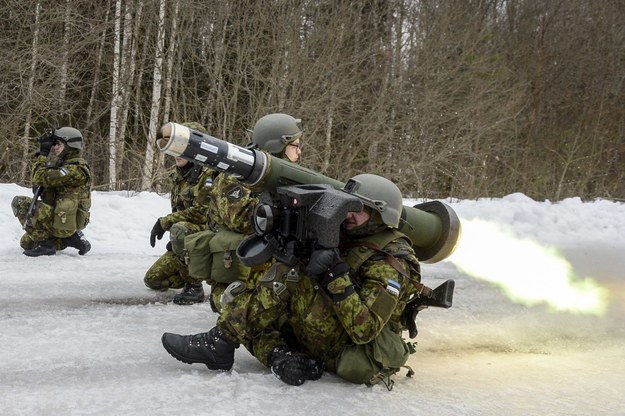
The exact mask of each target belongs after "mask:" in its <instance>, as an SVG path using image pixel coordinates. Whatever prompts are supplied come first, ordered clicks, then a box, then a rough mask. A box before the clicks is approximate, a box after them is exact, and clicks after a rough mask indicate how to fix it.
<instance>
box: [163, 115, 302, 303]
mask: <svg viewBox="0 0 625 416" xmlns="http://www.w3.org/2000/svg"><path fill="white" fill-rule="evenodd" d="M251 132H252V141H251V143H250V144H249V145H248V148H252V149H258V150H264V151H266V152H268V153H270V154H272V155H273V156H276V157H280V158H284V159H287V160H289V161H290V162H293V163H295V162H298V161H299V159H300V157H301V146H302V142H301V136H302V134H303V130H302V127H301V120H300V119H296V118H294V117H292V116H290V115H288V114H284V113H273V114H268V115H266V116H264V117H261V118H260V119H259V120H258V121H257V122H256V123H255V125H254V129H253V130H252V131H251ZM257 202H258V195H257V194H255V193H253V192H251V191H250V189H248V188H247V187H246V186H244V185H243V184H241V182H240V181H239V180H238V179H236V178H234V177H232V176H230V175H224V174H215V175H214V176H213V182H212V186H211V190H210V195H209V202H208V211H207V212H208V215H207V219H208V223H207V225H208V227H207V229H208V230H209V231H207V232H212V233H218V232H220V231H231V232H232V233H229V235H230V236H229V238H231V239H232V238H234V239H235V240H236V241H238V240H241V239H242V238H243V237H244V236H246V235H248V234H251V232H252V228H251V223H250V216H251V214H252V211H253V209H254V206H255V205H256V203H257ZM234 233H236V234H239V235H240V237H239V238H238V239H237V236H236V235H234ZM226 246H227V244H226ZM227 249H228V247H224V252H223V253H222V252H220V253H219V254H216V255H215V260H213V261H214V262H222V263H223V262H224V258H223V256H224V255H226V256H230V259H231V261H232V259H234V260H236V253H234V252H228V250H227ZM191 254H192V253H191ZM187 259H188V262H189V270H190V271H191V273H190V274H189V275H187V276H185V286H184V288H183V290H182V292H181V293H179V294H177V295H176V296H174V303H176V304H179V305H190V304H194V303H199V302H203V301H204V298H205V295H204V288H203V285H202V282H203V281H204V280H206V282H207V283H208V285H209V286H210V288H211V295H210V302H211V307H212V309H213V311H215V312H219V311H220V310H221V298H222V296H223V295H224V292H226V289H227V288H230V290H231V291H234V292H235V294H236V292H237V291H238V290H242V289H243V288H245V287H246V286H247V285H248V284H249V283H248V282H247V280H248V279H247V276H248V275H249V274H250V273H252V274H255V275H257V274H258V273H261V272H262V271H264V268H262V267H261V268H259V269H258V270H249V269H247V270H240V271H239V273H238V276H236V277H234V278H229V277H228V276H225V275H220V276H208V277H207V275H208V274H209V272H210V271H209V270H206V268H205V267H203V265H202V264H194V262H198V261H199V260H198V259H197V258H196V257H194V256H192V255H191V256H188V257H187ZM226 261H227V260H226ZM230 267H233V266H230ZM234 267H236V266H234ZM194 270H199V271H200V272H199V273H197V274H194V272H193V271H194ZM221 270H222V271H224V270H225V269H224V268H221ZM233 279H236V280H233ZM241 279H242V280H241ZM243 280H245V281H243ZM232 295H233V294H232V293H230V292H228V293H227V295H226V296H232Z"/></svg>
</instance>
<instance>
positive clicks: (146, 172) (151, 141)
mask: <svg viewBox="0 0 625 416" xmlns="http://www.w3.org/2000/svg"><path fill="white" fill-rule="evenodd" d="M165 2H166V0H160V2H159V4H160V8H159V13H158V33H157V42H156V50H155V59H154V68H153V71H154V72H153V78H152V103H151V105H150V127H149V130H148V141H147V143H146V148H145V160H144V162H143V170H142V174H141V188H140V189H141V190H148V189H150V187H151V186H152V180H153V169H154V147H155V143H156V131H157V129H158V128H159V127H160V123H159V121H160V118H159V116H160V109H161V79H162V66H163V54H164V49H165Z"/></svg>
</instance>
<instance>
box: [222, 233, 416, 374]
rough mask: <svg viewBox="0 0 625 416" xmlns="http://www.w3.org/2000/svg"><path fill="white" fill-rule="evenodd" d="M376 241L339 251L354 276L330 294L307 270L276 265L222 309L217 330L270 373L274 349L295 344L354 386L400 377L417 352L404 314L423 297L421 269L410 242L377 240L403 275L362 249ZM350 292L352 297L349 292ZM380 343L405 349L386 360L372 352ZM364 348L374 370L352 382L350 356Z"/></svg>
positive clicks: (387, 236)
mask: <svg viewBox="0 0 625 416" xmlns="http://www.w3.org/2000/svg"><path fill="white" fill-rule="evenodd" d="M371 240H372V239H371V238H370V237H369V238H367V237H365V238H361V239H357V240H351V241H350V247H352V248H349V249H346V250H343V251H342V252H341V257H342V258H343V259H344V260H345V262H346V263H347V264H348V265H349V268H350V272H349V274H347V275H344V276H342V277H339V278H337V279H336V280H334V281H333V282H332V283H331V284H330V285H329V287H328V292H329V294H328V293H326V291H324V290H321V289H320V288H319V287H318V285H316V284H315V282H314V281H313V280H311V279H310V278H308V277H306V276H305V275H304V274H303V272H301V271H300V270H303V267H301V266H302V265H301V264H300V265H298V266H299V267H298V266H296V267H295V268H294V269H293V271H291V270H292V268H290V267H288V266H286V265H281V264H276V265H274V266H273V267H272V269H271V270H270V271H269V272H268V274H267V276H265V277H263V279H262V280H261V282H260V285H258V286H257V287H256V288H255V289H254V290H253V291H250V292H248V293H244V294H242V295H239V296H237V297H236V298H234V299H233V301H232V302H231V303H230V304H229V305H228V306H227V307H226V308H224V310H223V311H222V314H221V316H220V317H219V319H218V321H217V327H218V328H220V329H221V330H222V331H223V333H224V335H225V336H226V337H227V338H228V339H230V340H233V341H235V342H238V343H241V344H243V345H245V347H246V348H247V349H248V350H249V351H250V352H251V353H252V354H253V355H254V356H255V357H256V358H257V359H258V360H260V361H261V362H262V363H263V364H265V365H267V366H270V363H269V356H270V353H271V351H272V350H273V349H274V348H275V347H277V346H280V345H289V346H291V347H293V348H294V349H295V350H297V351H301V352H304V353H307V354H309V355H310V356H311V357H314V358H316V359H319V360H322V361H323V363H324V366H325V368H326V369H327V370H328V371H333V372H337V374H338V375H339V376H341V377H343V378H346V379H348V380H350V381H353V382H356V383H365V384H372V383H374V382H376V380H375V378H376V377H380V375H381V374H382V375H390V374H392V373H394V372H396V371H397V370H398V368H399V367H401V366H403V365H404V364H405V360H406V359H407V357H408V355H409V354H410V353H411V352H412V351H411V350H410V347H409V345H408V344H406V343H405V342H404V341H403V340H402V339H401V333H402V331H403V330H404V329H405V328H406V325H405V320H404V317H403V316H402V314H403V311H404V308H405V306H406V302H407V301H408V299H409V298H410V296H411V295H413V294H415V293H416V292H417V289H416V288H415V285H414V283H415V282H419V281H420V268H419V263H418V261H417V258H416V257H415V254H414V251H413V249H412V247H411V244H410V242H409V240H408V239H407V237H405V236H404V235H403V234H401V233H400V232H398V231H396V230H393V229H390V228H389V229H386V230H385V231H382V232H381V233H378V234H376V235H375V236H374V237H373V241H377V242H383V244H380V245H379V246H380V247H381V248H382V250H383V251H384V252H386V253H389V254H390V255H392V256H393V257H394V258H396V259H397V261H398V262H399V265H400V266H401V268H403V270H404V271H406V272H407V273H405V274H402V273H400V272H399V271H398V270H397V269H396V268H395V267H394V266H392V265H391V264H390V263H389V262H388V261H387V260H386V257H385V255H382V254H381V252H380V251H377V250H374V249H371V248H368V247H367V246H365V245H359V244H358V242H359V241H365V242H367V241H371ZM275 282H281V283H283V284H284V285H285V286H286V289H287V290H285V291H281V292H280V291H278V292H280V293H279V294H278V293H276V292H277V291H276V290H275ZM395 282H396V283H395ZM352 285H353V286H352ZM351 287H353V288H355V291H354V292H352V293H350V290H347V291H346V289H350V288H351ZM383 332H384V334H383ZM382 336H383V337H384V338H385V339H387V340H388V339H390V344H391V346H392V347H393V348H396V349H397V348H398V349H400V350H402V349H404V351H400V354H399V355H400V357H399V359H398V358H397V357H395V356H396V355H397V354H395V353H394V355H395V356H394V357H390V358H389V359H388V360H387V357H385V356H384V353H382V355H381V356H380V354H378V353H377V352H376V351H374V350H375V349H376V348H379V347H378V346H377V342H378V340H379V339H380V338H381V337H382ZM374 344H376V345H374ZM387 344H388V343H387ZM360 349H362V350H363V351H361V352H362V353H363V354H365V355H363V357H364V356H366V357H368V359H371V360H372V361H371V362H372V363H373V364H372V366H373V368H369V369H366V370H363V371H364V374H357V375H353V374H351V372H353V371H352V370H353V369H352V368H350V363H348V362H347V361H346V359H344V357H349V356H350V354H353V352H354V351H360ZM365 349H366V350H367V351H364V350H365ZM346 363H347V364H346ZM343 367H344V368H347V370H348V371H343ZM377 381H379V380H377Z"/></svg>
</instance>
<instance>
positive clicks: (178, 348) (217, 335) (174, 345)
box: [161, 327, 239, 371]
mask: <svg viewBox="0 0 625 416" xmlns="http://www.w3.org/2000/svg"><path fill="white" fill-rule="evenodd" d="M161 342H162V343H163V347H165V349H166V350H167V352H168V353H169V354H170V355H171V356H172V357H174V358H175V359H176V360H178V361H182V362H183V363H187V364H193V363H201V364H206V366H207V367H208V368H209V369H211V370H226V371H227V370H230V369H231V368H232V365H233V364H234V350H235V349H236V348H238V347H239V344H237V343H235V342H233V341H230V340H229V339H228V338H226V337H225V336H224V334H223V332H222V331H221V330H220V329H219V328H217V327H214V328H213V329H211V330H210V331H208V332H203V333H201V334H196V335H177V334H170V333H169V332H165V333H164V334H163V336H162V337H161Z"/></svg>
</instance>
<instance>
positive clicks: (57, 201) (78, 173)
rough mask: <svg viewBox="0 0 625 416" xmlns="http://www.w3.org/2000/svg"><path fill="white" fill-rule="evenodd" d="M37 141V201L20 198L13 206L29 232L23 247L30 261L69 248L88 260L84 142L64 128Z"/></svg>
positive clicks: (77, 133) (88, 203)
mask: <svg viewBox="0 0 625 416" xmlns="http://www.w3.org/2000/svg"><path fill="white" fill-rule="evenodd" d="M38 140H39V151H38V152H37V153H35V159H34V161H33V166H32V184H33V189H34V192H35V197H34V198H30V197H27V196H16V197H15V198H13V201H12V202H11V207H12V208H13V214H14V215H15V216H16V217H17V218H18V220H19V221H20V223H21V224H22V227H23V228H24V230H25V231H26V233H25V234H24V235H23V236H22V238H21V240H20V246H21V247H22V248H23V249H24V254H25V255H27V256H30V257H37V256H51V255H54V254H55V253H56V251H57V250H63V249H65V248H67V247H72V248H75V249H77V250H78V254H80V255H81V256H82V255H84V254H87V252H88V251H89V250H91V244H90V243H89V241H88V240H87V239H86V238H85V236H84V234H83V233H82V231H81V230H82V229H84V228H85V227H86V226H87V224H88V223H89V210H90V209H91V171H90V169H89V165H88V164H87V161H86V160H85V159H83V158H82V157H81V156H80V152H81V151H82V149H83V144H84V140H83V136H82V134H81V133H80V131H78V130H76V129H75V128H73V127H61V128H59V129H56V130H55V129H51V130H48V132H46V134H45V135H43V136H41V137H40V138H39V139H38ZM39 197H40V198H41V199H40V200H39V199H38V198H39Z"/></svg>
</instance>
